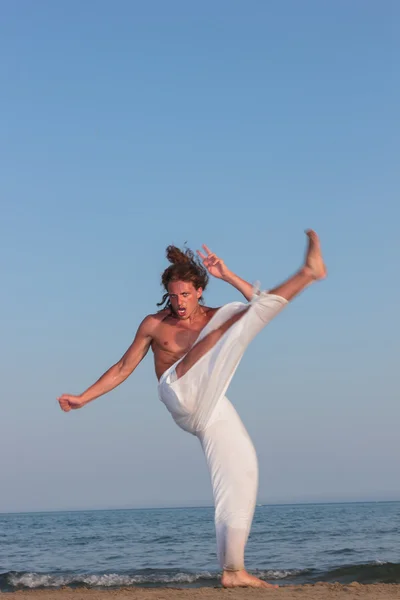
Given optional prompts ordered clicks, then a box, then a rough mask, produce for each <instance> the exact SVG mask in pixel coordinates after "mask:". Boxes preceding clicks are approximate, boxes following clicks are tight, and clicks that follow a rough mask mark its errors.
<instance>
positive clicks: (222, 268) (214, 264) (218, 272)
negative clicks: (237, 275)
mask: <svg viewBox="0 0 400 600" xmlns="http://www.w3.org/2000/svg"><path fill="white" fill-rule="evenodd" d="M202 247H203V248H204V250H205V252H206V253H207V255H204V254H203V253H202V252H200V250H197V254H198V255H199V256H200V258H201V260H202V261H203V264H204V266H205V268H206V269H207V271H208V272H209V273H210V275H212V276H213V277H217V278H218V279H225V277H226V276H227V275H228V273H229V269H228V267H227V266H226V264H225V263H224V261H223V260H222V258H218V256H217V255H216V254H214V252H211V250H210V249H209V248H208V247H207V246H206V245H205V244H203V245H202Z"/></svg>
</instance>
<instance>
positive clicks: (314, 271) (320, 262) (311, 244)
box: [304, 229, 327, 280]
mask: <svg viewBox="0 0 400 600" xmlns="http://www.w3.org/2000/svg"><path fill="white" fill-rule="evenodd" d="M306 234H307V237H308V248H307V252H306V259H305V265H304V269H306V270H307V271H308V273H309V274H310V275H311V276H312V278H313V279H315V280H318V279H324V278H325V277H326V275H327V270H326V266H325V263H324V259H323V258H322V252H321V244H320V241H319V237H318V235H317V234H316V233H315V231H313V230H312V229H308V230H307V231H306Z"/></svg>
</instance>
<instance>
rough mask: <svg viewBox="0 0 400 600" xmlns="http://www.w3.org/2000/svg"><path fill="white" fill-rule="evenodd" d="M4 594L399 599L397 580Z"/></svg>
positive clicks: (165, 599) (68, 599)
mask: <svg viewBox="0 0 400 600" xmlns="http://www.w3.org/2000/svg"><path fill="white" fill-rule="evenodd" d="M3 593H4V597H5V598H6V597H7V596H9V597H10V598H11V599H12V600H23V599H25V600H115V599H116V598H118V600H192V599H193V600H226V599H227V598H232V600H233V599H234V600H247V599H248V598H250V599H252V600H259V599H260V600H261V599H262V598H267V597H268V598H271V599H272V600H277V599H278V598H279V599H280V600H295V599H297V598H300V599H304V600H325V599H327V600H329V599H335V600H345V599H346V600H356V599H359V598H368V599H371V600H400V584H398V583H372V584H361V583H356V582H354V583H350V584H340V583H315V584H304V585H295V586H292V585H288V586H286V585H285V586H282V587H280V588H278V589H271V590H266V589H250V588H237V589H224V588H222V587H215V588H211V587H209V588H208V587H201V588H173V587H156V588H140V587H135V588H113V589H109V590H104V589H102V590H95V589H93V588H91V589H89V588H79V589H71V588H61V589H60V588H58V589H45V590H44V589H41V590H38V589H36V590H19V591H13V592H3Z"/></svg>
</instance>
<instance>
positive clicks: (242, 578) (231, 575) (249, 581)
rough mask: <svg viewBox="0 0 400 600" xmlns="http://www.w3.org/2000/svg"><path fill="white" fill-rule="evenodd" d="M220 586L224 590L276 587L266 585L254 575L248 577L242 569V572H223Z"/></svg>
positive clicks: (248, 574) (275, 586) (274, 586)
mask: <svg viewBox="0 0 400 600" xmlns="http://www.w3.org/2000/svg"><path fill="white" fill-rule="evenodd" d="M221 583H222V586H223V587H225V588H234V587H252V588H272V589H274V588H277V587H278V586H277V585H272V584H271V583H267V582H266V581H263V580H262V579H259V578H258V577H255V576H254V575H250V573H248V572H247V571H245V570H244V569H243V570H242V571H224V572H223V574H222V578H221Z"/></svg>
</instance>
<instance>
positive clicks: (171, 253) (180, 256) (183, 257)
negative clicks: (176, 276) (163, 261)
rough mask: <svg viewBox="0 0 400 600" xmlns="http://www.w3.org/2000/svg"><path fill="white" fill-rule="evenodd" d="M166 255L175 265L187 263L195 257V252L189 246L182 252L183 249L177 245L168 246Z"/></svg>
mask: <svg viewBox="0 0 400 600" xmlns="http://www.w3.org/2000/svg"><path fill="white" fill-rule="evenodd" d="M166 256H167V259H168V260H169V262H170V263H172V264H173V265H185V264H188V263H190V262H191V261H192V260H193V259H194V254H193V252H192V251H191V250H189V248H187V249H186V250H185V252H182V250H180V249H179V248H177V247H176V246H168V248H167V250H166Z"/></svg>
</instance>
